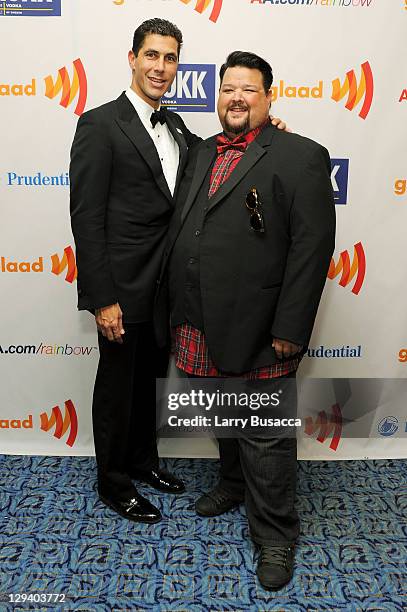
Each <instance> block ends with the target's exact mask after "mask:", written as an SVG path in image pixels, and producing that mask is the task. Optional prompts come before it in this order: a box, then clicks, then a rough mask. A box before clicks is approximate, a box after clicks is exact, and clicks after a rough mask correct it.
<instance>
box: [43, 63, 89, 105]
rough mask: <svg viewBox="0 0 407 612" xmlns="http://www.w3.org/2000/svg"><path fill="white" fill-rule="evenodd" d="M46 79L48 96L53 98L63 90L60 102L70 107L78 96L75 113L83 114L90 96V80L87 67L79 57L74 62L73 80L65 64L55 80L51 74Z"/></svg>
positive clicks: (46, 93)
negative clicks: (86, 70) (88, 79)
mask: <svg viewBox="0 0 407 612" xmlns="http://www.w3.org/2000/svg"><path fill="white" fill-rule="evenodd" d="M44 81H45V95H46V96H47V98H50V99H53V98H55V97H56V96H57V95H58V94H59V92H61V91H62V93H61V100H60V102H59V104H60V105H61V106H63V107H64V108H68V106H69V105H70V104H72V102H73V101H74V99H75V98H76V96H78V101H77V104H76V108H75V110H74V113H75V114H76V115H82V113H83V111H84V110H85V105H86V99H87V96H88V82H87V78H86V72H85V68H84V67H83V64H82V61H81V60H80V59H79V58H78V59H76V60H75V61H74V62H73V77H72V81H71V79H70V78H69V74H68V70H67V69H66V67H65V66H63V67H62V68H60V69H59V70H58V76H57V78H56V80H55V81H54V79H53V78H52V76H51V75H49V76H47V77H45V79H44Z"/></svg>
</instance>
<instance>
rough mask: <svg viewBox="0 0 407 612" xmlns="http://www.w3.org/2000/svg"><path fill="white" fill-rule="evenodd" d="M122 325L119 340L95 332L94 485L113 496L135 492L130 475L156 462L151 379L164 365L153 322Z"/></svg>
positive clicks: (160, 373) (163, 372) (162, 373)
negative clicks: (121, 333)
mask: <svg viewBox="0 0 407 612" xmlns="http://www.w3.org/2000/svg"><path fill="white" fill-rule="evenodd" d="M124 327H125V330H126V333H125V334H124V336H123V344H118V343H117V342H110V341H109V340H107V338H105V337H104V336H102V334H100V333H99V334H98V340H99V351H100V358H99V366H98V370H97V374H96V381H95V388H94V393H93V406H92V420H93V435H94V441H95V451H96V462H97V469H98V489H99V493H100V494H101V495H103V496H107V497H111V496H114V497H115V498H127V497H128V496H131V495H132V492H134V486H133V484H132V482H131V479H130V474H132V473H134V472H135V471H148V470H151V469H152V468H156V467H157V466H158V452H157V442H156V426H155V423H156V402H155V382H156V378H164V377H165V376H166V374H167V367H168V351H167V350H166V349H164V350H163V349H159V348H158V347H157V344H156V341H155V336H154V331H153V325H152V323H135V324H129V323H127V324H125V325H124Z"/></svg>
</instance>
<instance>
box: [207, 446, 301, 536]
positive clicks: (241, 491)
mask: <svg viewBox="0 0 407 612" xmlns="http://www.w3.org/2000/svg"><path fill="white" fill-rule="evenodd" d="M218 443H219V455H220V486H221V488H222V489H224V490H225V491H227V492H228V493H229V494H230V495H231V496H232V497H233V498H235V499H237V500H239V499H244V501H245V506H246V514H247V520H248V523H249V528H250V534H251V537H252V539H253V540H254V541H255V542H256V543H257V544H260V545H266V546H267V545H268V546H271V545H289V544H293V543H294V542H295V540H296V539H297V537H298V535H299V518H298V514H297V511H296V509H295V505H294V504H295V492H296V478H297V440H296V438H253V437H250V436H247V437H243V436H242V437H239V438H218Z"/></svg>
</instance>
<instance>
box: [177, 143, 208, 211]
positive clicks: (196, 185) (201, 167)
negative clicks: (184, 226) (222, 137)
mask: <svg viewBox="0 0 407 612" xmlns="http://www.w3.org/2000/svg"><path fill="white" fill-rule="evenodd" d="M215 156H216V140H215V138H211V139H210V140H208V141H206V142H205V144H204V145H203V146H202V148H201V149H200V150H199V152H198V155H197V160H196V166H195V172H194V176H193V178H192V183H191V187H190V190H189V193H188V196H187V199H186V201H185V205H184V208H183V210H182V213H181V223H183V222H184V220H185V218H186V216H187V214H188V212H189V211H190V209H191V206H192V204H193V202H194V200H195V197H196V195H197V193H198V191H199V189H200V187H201V185H202V183H203V181H204V179H205V177H206V175H207V173H208V170H209V168H210V166H211V164H212V163H213V162H214V160H215Z"/></svg>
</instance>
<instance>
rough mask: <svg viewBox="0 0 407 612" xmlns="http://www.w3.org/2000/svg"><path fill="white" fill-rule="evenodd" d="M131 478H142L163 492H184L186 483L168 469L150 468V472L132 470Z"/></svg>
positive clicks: (142, 480)
mask: <svg viewBox="0 0 407 612" xmlns="http://www.w3.org/2000/svg"><path fill="white" fill-rule="evenodd" d="M130 478H132V479H133V480H140V481H141V482H145V483H147V484H149V485H151V486H152V487H154V489H157V490H158V491H162V492H163V493H175V494H177V493H184V491H185V485H184V483H183V482H182V480H180V479H179V478H177V477H176V476H174V475H173V474H170V473H169V472H167V470H160V468H157V469H155V470H150V471H149V472H132V473H131V474H130Z"/></svg>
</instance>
